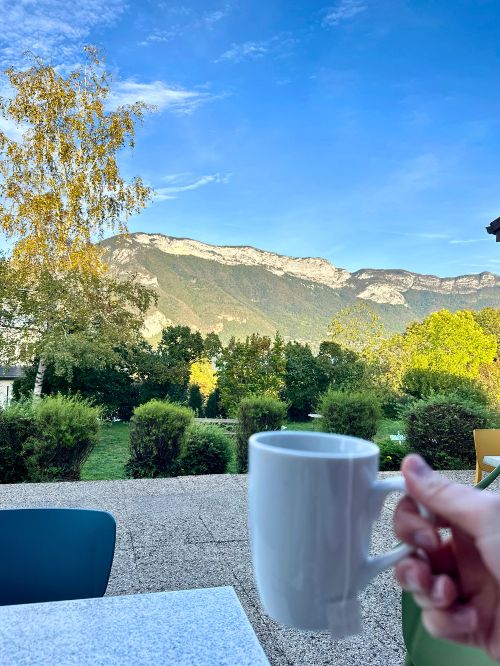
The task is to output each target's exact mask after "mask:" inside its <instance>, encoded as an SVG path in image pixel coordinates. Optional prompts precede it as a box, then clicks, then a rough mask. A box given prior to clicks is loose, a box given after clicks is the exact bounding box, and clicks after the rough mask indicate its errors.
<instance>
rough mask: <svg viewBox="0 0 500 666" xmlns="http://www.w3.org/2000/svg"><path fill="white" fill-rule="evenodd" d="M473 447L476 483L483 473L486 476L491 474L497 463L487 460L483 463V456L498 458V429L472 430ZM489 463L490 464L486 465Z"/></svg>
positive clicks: (499, 443) (499, 440)
mask: <svg viewBox="0 0 500 666" xmlns="http://www.w3.org/2000/svg"><path fill="white" fill-rule="evenodd" d="M474 446H475V447H476V483H479V482H480V481H481V480H482V478H483V472H487V473H488V474H489V473H490V472H492V471H493V470H494V469H495V467H496V466H497V465H499V464H500V460H499V461H495V460H491V459H490V460H488V461H487V462H485V460H484V458H485V456H486V457H487V458H489V457H490V456H500V429H495V428H482V429H479V430H474ZM488 463H491V464H488Z"/></svg>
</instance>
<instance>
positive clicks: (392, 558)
mask: <svg viewBox="0 0 500 666" xmlns="http://www.w3.org/2000/svg"><path fill="white" fill-rule="evenodd" d="M373 491H374V495H375V498H374V499H375V501H376V507H377V516H378V514H379V513H380V510H381V509H382V504H383V503H384V500H385V498H386V497H387V495H388V494H389V493H393V492H402V493H406V483H405V479H404V477H403V476H393V477H389V478H388V479H378V480H377V481H375V483H374V484H373ZM417 506H418V510H419V511H420V515H421V516H422V517H423V518H426V519H427V520H430V521H431V522H432V515H431V514H430V513H429V511H428V510H427V509H426V508H425V507H424V506H422V505H421V504H417ZM414 552H415V548H413V547H412V546H408V544H406V543H403V544H401V545H400V546H396V548H393V549H392V550H390V551H389V552H388V553H384V554H383V555H377V556H375V557H369V558H368V560H367V562H366V570H365V571H366V580H367V582H368V581H370V580H371V579H372V578H375V576H376V575H377V574H379V573H381V572H382V571H385V569H388V568H389V567H392V566H394V565H395V564H397V563H398V562H400V561H401V560H403V559H404V558H405V557H408V555H411V554H412V553H414Z"/></svg>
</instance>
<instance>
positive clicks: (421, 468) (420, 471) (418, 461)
mask: <svg viewBox="0 0 500 666" xmlns="http://www.w3.org/2000/svg"><path fill="white" fill-rule="evenodd" d="M405 471H407V472H409V473H410V474H413V475H414V476H420V477H424V476H428V475H429V474H431V473H432V469H431V468H430V467H429V465H428V464H427V463H426V462H425V460H424V459H423V458H421V457H420V456H416V455H413V456H408V459H407V463H406V470H405Z"/></svg>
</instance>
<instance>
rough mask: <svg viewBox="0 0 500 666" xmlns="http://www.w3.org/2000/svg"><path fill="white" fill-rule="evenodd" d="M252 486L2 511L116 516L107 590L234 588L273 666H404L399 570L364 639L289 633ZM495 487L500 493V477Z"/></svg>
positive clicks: (387, 531)
mask: <svg viewBox="0 0 500 666" xmlns="http://www.w3.org/2000/svg"><path fill="white" fill-rule="evenodd" d="M387 475H390V474H387ZM382 476H384V474H382ZM447 476H449V477H450V478H454V479H456V480H458V481H461V482H463V483H467V484H469V483H471V482H472V480H473V478H474V477H473V473H472V472H470V471H469V472H462V471H461V472H449V473H447ZM246 483H247V479H246V476H230V475H224V476H202V477H181V478H175V479H153V480H136V481H87V482H78V483H50V484H16V485H3V486H0V508H13V507H30V506H32V507H33V506H54V507H64V506H66V507H87V508H99V509H105V510H107V511H110V512H111V513H112V514H113V515H114V516H115V518H116V521H117V526H118V532H117V547H116V554H115V560H114V564H113V570H112V573H111V579H110V582H109V587H108V592H107V594H112V595H116V594H135V593H137V592H157V591H160V590H183V589H189V588H197V587H216V586H222V585H232V586H233V587H234V589H235V590H236V593H237V595H238V597H239V599H240V601H241V603H242V605H243V607H244V609H245V611H246V613H247V615H248V617H249V619H250V622H251V623H252V625H253V628H254V630H255V632H256V634H257V636H258V638H259V640H260V642H261V644H262V646H263V648H264V650H265V652H266V654H267V656H268V658H269V660H270V662H271V664H273V665H276V666H277V665H280V666H281V665H285V664H286V665H292V664H293V665H295V664H297V665H298V664H305V665H308V664H312V665H314V666H320V665H327V664H332V665H333V664H335V665H337V664H338V665H340V664H342V666H351V665H353V666H354V665H360V664H366V663H370V664H371V666H378V665H380V666H382V665H383V666H400V664H401V663H402V658H403V653H404V651H403V642H402V637H401V628H400V627H401V618H400V607H399V606H400V592H399V590H398V588H397V587H396V585H395V583H394V581H393V577H392V573H391V572H385V573H384V574H382V575H381V576H379V577H378V578H377V579H376V580H375V581H374V582H373V583H372V584H371V585H370V586H369V588H368V590H367V591H366V592H365V593H364V594H363V597H362V600H363V610H364V619H365V632H364V634H363V635H362V636H358V637H356V638H352V639H349V640H345V641H341V642H334V641H332V640H331V639H330V638H329V636H328V635H326V634H310V633H305V632H300V631H295V630H291V629H287V628H284V627H281V626H279V625H277V624H276V623H274V622H272V621H271V620H270V619H269V618H267V617H266V615H265V614H264V612H263V609H262V607H261V605H260V603H259V599H258V596H257V592H256V589H255V585H254V582H253V577H252V568H251V563H250V552H249V544H248V532H247V524H246V520H247V517H246ZM494 486H495V489H496V490H498V487H499V486H498V481H497V482H495V484H494ZM396 501H397V496H395V495H393V496H390V497H389V498H388V501H387V502H386V506H385V509H384V512H383V515H382V517H381V520H380V521H379V522H378V523H377V524H376V525H375V529H374V536H373V546H374V552H375V553H378V552H383V551H385V550H388V549H390V548H391V547H392V546H393V545H394V543H395V539H394V535H393V532H392V527H391V512H392V510H393V508H394V505H395V503H396ZM332 566H335V563H334V562H332Z"/></svg>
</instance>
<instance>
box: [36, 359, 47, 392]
mask: <svg viewBox="0 0 500 666" xmlns="http://www.w3.org/2000/svg"><path fill="white" fill-rule="evenodd" d="M45 370H47V366H46V365H45V361H44V358H43V356H40V360H39V361H38V369H37V371H36V377H35V388H34V389H33V400H40V398H41V397H42V385H43V378H44V376H45Z"/></svg>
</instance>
